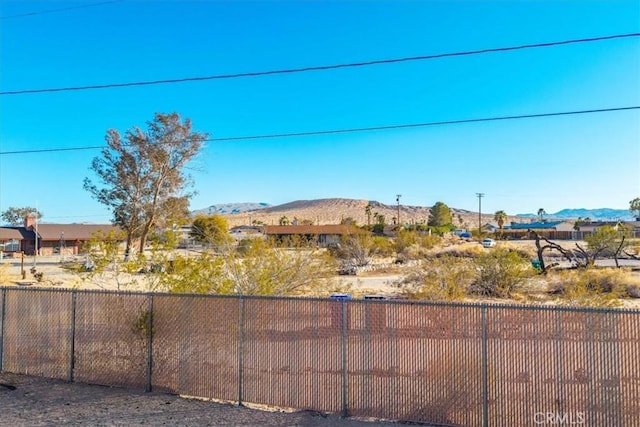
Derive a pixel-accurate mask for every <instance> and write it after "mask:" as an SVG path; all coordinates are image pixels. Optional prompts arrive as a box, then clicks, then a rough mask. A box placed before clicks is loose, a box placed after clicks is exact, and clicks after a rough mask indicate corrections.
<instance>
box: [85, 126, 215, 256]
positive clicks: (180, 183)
mask: <svg viewBox="0 0 640 427" xmlns="http://www.w3.org/2000/svg"><path fill="white" fill-rule="evenodd" d="M207 136H208V135H207V134H204V133H197V132H193V131H192V130H191V121H190V120H189V119H185V120H184V121H182V120H181V118H180V116H179V115H178V114H177V113H170V114H162V113H156V114H155V117H154V119H153V120H152V121H149V122H147V129H146V130H144V131H143V130H142V129H140V128H138V127H133V128H131V129H129V130H128V131H127V132H126V133H125V135H124V138H122V137H121V136H120V133H119V132H118V131H117V130H115V129H110V130H108V131H107V135H106V141H107V146H106V147H105V148H104V149H103V150H102V153H101V154H102V155H101V156H99V157H95V158H94V159H93V161H92V163H91V169H92V170H93V171H94V172H95V173H96V175H97V176H98V178H99V183H98V184H96V183H94V182H93V181H92V180H91V179H89V178H85V180H84V188H85V189H86V190H87V191H89V192H90V193H91V194H92V195H93V197H94V198H95V199H96V200H98V201H99V202H100V203H102V204H104V205H106V206H108V207H109V208H111V210H112V212H113V222H114V223H115V224H117V225H119V226H120V227H121V228H122V229H123V230H124V231H125V233H126V236H127V237H126V238H127V244H126V255H125V256H128V254H129V251H130V248H131V245H132V242H133V239H136V238H138V239H140V243H139V251H140V252H141V253H142V252H143V251H144V247H145V243H146V240H147V236H148V235H149V232H150V231H151V230H152V228H153V227H154V226H155V225H156V224H158V223H159V222H162V221H161V220H162V219H163V216H164V213H165V212H171V213H172V214H173V213H175V211H176V209H175V208H176V206H185V204H186V202H187V201H188V199H189V198H190V197H191V196H192V195H193V194H192V193H184V192H183V190H184V188H185V187H186V185H187V184H188V183H189V181H190V178H189V177H188V176H187V175H185V174H184V169H185V166H186V164H187V163H189V162H190V161H191V160H193V158H194V157H195V156H196V155H197V154H198V153H199V151H200V149H201V148H202V146H203V143H204V141H205V140H206V139H207ZM180 199H183V200H182V201H180Z"/></svg>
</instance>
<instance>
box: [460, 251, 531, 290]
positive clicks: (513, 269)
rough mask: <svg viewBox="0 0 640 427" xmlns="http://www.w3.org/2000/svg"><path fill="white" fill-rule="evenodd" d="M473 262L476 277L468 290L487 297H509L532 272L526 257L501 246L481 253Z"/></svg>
mask: <svg viewBox="0 0 640 427" xmlns="http://www.w3.org/2000/svg"><path fill="white" fill-rule="evenodd" d="M474 264H475V266H476V279H475V280H474V282H473V283H472V285H471V287H470V290H471V292H472V293H473V294H476V295H482V296H487V297H498V298H510V297H511V296H512V294H513V292H514V291H516V290H518V289H519V288H520V287H522V285H523V284H524V282H525V279H527V278H528V277H530V276H531V275H532V273H533V270H532V268H531V263H530V262H529V259H528V258H523V257H522V256H521V255H520V254H518V253H517V252H513V251H510V250H508V249H503V248H496V249H493V250H491V251H489V252H485V253H483V254H481V255H480V256H478V257H477V258H476V259H475V261H474Z"/></svg>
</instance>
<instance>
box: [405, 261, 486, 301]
mask: <svg viewBox="0 0 640 427" xmlns="http://www.w3.org/2000/svg"><path fill="white" fill-rule="evenodd" d="M473 270H474V267H473V263H472V262H471V260H469V259H465V258H460V257H455V256H442V257H439V258H433V259H430V260H428V261H427V262H426V263H425V264H423V266H422V267H421V268H419V269H415V270H413V271H412V272H411V273H409V274H408V275H407V276H406V277H404V278H403V279H401V280H400V281H398V282H396V283H395V286H396V287H398V288H399V290H400V293H401V295H402V296H404V297H406V298H409V299H422V300H430V301H452V300H460V299H463V298H464V297H465V296H466V295H467V292H468V289H469V286H470V284H471V282H472V280H473Z"/></svg>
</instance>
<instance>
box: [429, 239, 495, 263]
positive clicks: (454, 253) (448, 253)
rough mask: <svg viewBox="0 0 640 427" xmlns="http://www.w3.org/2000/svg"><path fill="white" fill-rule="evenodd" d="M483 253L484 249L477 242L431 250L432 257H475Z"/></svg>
mask: <svg viewBox="0 0 640 427" xmlns="http://www.w3.org/2000/svg"><path fill="white" fill-rule="evenodd" d="M483 253H484V249H483V248H482V246H481V245H479V244H477V243H472V244H467V245H460V246H454V247H449V248H446V249H442V250H436V251H434V252H432V257H435V258H441V257H445V258H448V257H456V258H472V259H474V258H477V257H479V256H480V255H482V254H483Z"/></svg>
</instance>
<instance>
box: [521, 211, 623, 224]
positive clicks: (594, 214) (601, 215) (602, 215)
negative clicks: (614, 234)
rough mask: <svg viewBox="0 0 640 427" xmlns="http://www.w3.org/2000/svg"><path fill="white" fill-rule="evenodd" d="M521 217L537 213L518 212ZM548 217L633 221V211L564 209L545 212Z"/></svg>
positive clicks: (531, 216) (530, 216)
mask: <svg viewBox="0 0 640 427" xmlns="http://www.w3.org/2000/svg"><path fill="white" fill-rule="evenodd" d="M516 216H517V217H520V218H535V217H537V216H538V215H536V214H518V215H516ZM545 217H546V218H558V219H578V218H582V219H585V218H590V219H591V220H593V221H616V220H618V221H632V220H633V216H632V215H631V212H629V211H628V210H626V209H609V208H602V209H562V210H561V211H558V212H556V213H547V214H545Z"/></svg>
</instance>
